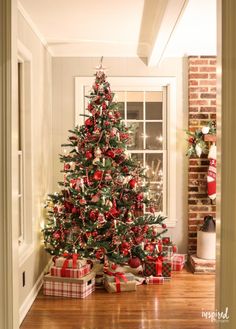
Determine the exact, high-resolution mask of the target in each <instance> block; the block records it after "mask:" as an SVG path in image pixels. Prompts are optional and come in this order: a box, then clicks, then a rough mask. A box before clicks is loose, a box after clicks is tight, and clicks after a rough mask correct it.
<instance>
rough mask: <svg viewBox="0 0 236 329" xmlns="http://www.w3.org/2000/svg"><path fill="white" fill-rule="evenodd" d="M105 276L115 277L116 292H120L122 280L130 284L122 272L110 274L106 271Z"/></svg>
mask: <svg viewBox="0 0 236 329" xmlns="http://www.w3.org/2000/svg"><path fill="white" fill-rule="evenodd" d="M105 274H107V275H110V276H114V277H115V282H116V292H120V291H121V290H120V279H122V280H123V281H125V282H128V279H127V278H126V276H125V275H124V273H122V272H110V271H105Z"/></svg>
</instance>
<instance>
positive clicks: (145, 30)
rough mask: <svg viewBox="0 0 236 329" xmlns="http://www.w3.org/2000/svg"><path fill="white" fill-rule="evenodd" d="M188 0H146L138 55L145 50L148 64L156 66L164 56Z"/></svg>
mask: <svg viewBox="0 0 236 329" xmlns="http://www.w3.org/2000/svg"><path fill="white" fill-rule="evenodd" d="M187 3H188V0H145V3H144V10H143V18H142V24H141V30H140V37H139V47H138V51H137V52H138V56H142V55H143V53H144V52H145V53H146V54H147V58H148V61H147V63H148V66H156V65H158V63H159V62H160V61H161V59H162V58H163V57H164V54H165V50H166V47H167V45H168V42H169V41H170V38H171V36H172V34H173V31H174V30H175V28H176V26H177V24H178V22H179V20H180V18H181V16H182V14H183V12H184V10H185V8H186V5H187Z"/></svg>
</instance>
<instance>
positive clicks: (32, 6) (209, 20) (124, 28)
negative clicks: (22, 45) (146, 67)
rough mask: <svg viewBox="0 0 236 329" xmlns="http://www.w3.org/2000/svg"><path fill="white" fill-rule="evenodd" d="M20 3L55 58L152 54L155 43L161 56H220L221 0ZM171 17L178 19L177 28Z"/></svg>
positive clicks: (175, 21) (55, 0) (113, 0)
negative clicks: (218, 1)
mask: <svg viewBox="0 0 236 329" xmlns="http://www.w3.org/2000/svg"><path fill="white" fill-rule="evenodd" d="M183 4H184V5H183ZM18 7H19V9H20V11H21V13H22V14H23V15H24V17H25V18H26V19H27V20H28V22H29V23H30V24H31V27H33V29H34V30H35V32H36V33H37V34H38V35H39V36H40V37H41V39H42V40H44V43H45V44H47V46H48V47H49V49H50V50H51V52H52V54H53V55H54V56H90V57H91V56H101V55H103V56H105V57H110V56H117V57H133V56H135V57H136V56H142V57H149V56H150V53H151V52H152V50H153V48H154V46H155V47H156V48H158V46H160V47H161V54H162V56H161V57H176V56H183V55H197V54H201V55H214V54H216V0H112V1H111V0H99V1H98V0H69V1H66V0H50V1H48V0H40V1H35V0H20V2H19V6H18ZM175 7H178V8H175ZM172 11H174V13H172ZM165 15H167V16H168V18H169V22H170V18H171V19H172V17H175V18H174V21H173V24H172V25H173V28H172V26H171V28H169V27H170V26H169V25H168V26H167V25H166V26H165V25H164V24H165V22H168V19H167V20H166V17H165ZM163 17H164V18H165V19H163ZM172 20H173V19H172ZM163 29H164V30H166V31H167V30H168V33H164V34H163V31H162V30H163ZM169 30H170V31H169ZM160 34H161V38H160ZM163 38H164V42H163ZM160 39H162V44H158V42H159V40H160ZM153 40H154V41H153ZM155 40H156V44H155ZM162 48H163V49H162Z"/></svg>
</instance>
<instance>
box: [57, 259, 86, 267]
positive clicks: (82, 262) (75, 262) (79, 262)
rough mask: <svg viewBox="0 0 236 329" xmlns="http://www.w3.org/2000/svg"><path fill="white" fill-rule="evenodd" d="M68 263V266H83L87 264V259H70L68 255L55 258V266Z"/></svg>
mask: <svg viewBox="0 0 236 329" xmlns="http://www.w3.org/2000/svg"><path fill="white" fill-rule="evenodd" d="M65 263H66V267H67V268H81V267H82V266H84V265H86V264H87V260H86V259H75V258H74V259H73V258H71V259H69V258H66V257H58V258H56V259H55V266H56V267H62V266H63V265H64V264H65Z"/></svg>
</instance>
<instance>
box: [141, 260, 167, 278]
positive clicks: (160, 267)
mask: <svg viewBox="0 0 236 329" xmlns="http://www.w3.org/2000/svg"><path fill="white" fill-rule="evenodd" d="M143 274H144V276H151V275H153V276H155V277H157V276H163V277H171V262H170V261H169V260H168V259H166V260H164V259H163V257H161V256H158V257H151V256H147V260H145V262H144V264H143Z"/></svg>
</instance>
